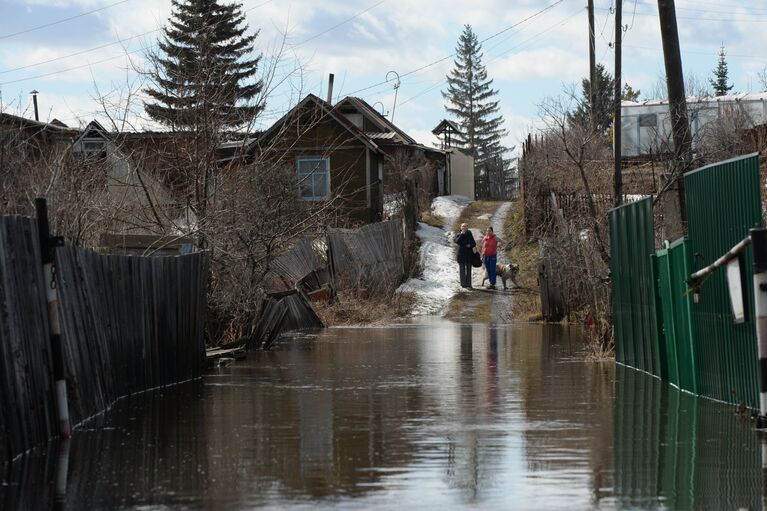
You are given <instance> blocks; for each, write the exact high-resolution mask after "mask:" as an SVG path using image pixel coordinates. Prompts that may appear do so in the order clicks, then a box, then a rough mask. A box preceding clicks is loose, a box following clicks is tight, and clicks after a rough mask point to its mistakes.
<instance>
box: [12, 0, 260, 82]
mask: <svg viewBox="0 0 767 511" xmlns="http://www.w3.org/2000/svg"><path fill="white" fill-rule="evenodd" d="M123 1H128V0H123ZM273 1H274V0H266V1H265V2H262V3H260V4H258V5H256V6H254V7H251V8H250V9H247V10H245V11H243V13H246V12H250V11H253V10H255V9H258V8H259V7H262V6H264V5H266V4H268V3H271V2H273ZM222 22H223V20H222V21H219V22H218V23H222ZM218 23H215V24H213V25H212V26H215V25H217V24H218ZM160 30H163V27H160V28H156V29H154V30H150V31H149V32H144V33H143V34H138V35H135V36H131V37H126V38H125V39H120V40H117V41H114V42H111V43H107V44H102V45H100V46H96V47H93V48H89V49H87V50H81V51H78V52H75V53H71V54H69V55H62V56H61V57H56V58H53V59H48V60H46V61H42V62H36V63H34V64H28V65H26V66H21V67H18V68H15V69H9V70H7V71H0V74H5V73H10V72H11V71H19V70H21V69H27V68H30V67H35V66H38V65H42V64H50V63H51V62H57V61H59V60H64V59H68V58H70V57H74V56H78V55H83V54H85V53H89V52H92V51H95V50H99V49H102V48H106V47H108V46H114V45H115V44H120V43H122V42H125V41H129V40H131V39H135V38H137V37H143V36H146V35H149V34H152V33H154V32H159V31H160ZM150 47H151V46H150ZM142 50H143V48H139V49H137V50H133V51H127V52H125V53H122V54H120V55H115V56H114V57H109V58H105V59H102V60H97V61H96V62H89V63H88V64H82V65H79V66H75V67H70V68H67V69H61V70H59V71H52V72H50V73H44V74H40V75H35V76H28V77H25V78H19V79H17V80H9V81H7V82H0V85H8V84H12V83H20V82H26V81H28V80H36V79H38V78H46V77H48V76H54V75H57V74H60V73H68V72H69V71H76V70H78V69H82V68H85V67H88V66H91V65H95V64H102V63H104V62H109V61H110V60H116V59H119V58H120V57H123V56H126V55H131V54H134V53H138V52H140V51H142Z"/></svg>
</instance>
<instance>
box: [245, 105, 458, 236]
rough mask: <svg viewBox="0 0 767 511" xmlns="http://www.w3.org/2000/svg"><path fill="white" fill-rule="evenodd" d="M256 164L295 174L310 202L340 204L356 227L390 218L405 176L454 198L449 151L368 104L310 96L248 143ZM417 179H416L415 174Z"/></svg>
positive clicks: (432, 190) (306, 198)
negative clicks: (387, 202)
mask: <svg viewBox="0 0 767 511" xmlns="http://www.w3.org/2000/svg"><path fill="white" fill-rule="evenodd" d="M247 153H248V156H249V158H250V159H254V158H258V159H259V160H260V161H261V162H270V163H271V164H275V165H286V166H291V167H293V168H295V171H296V173H297V177H298V180H299V189H298V191H297V193H298V194H299V195H300V197H301V198H302V199H304V200H308V201H322V200H330V199H332V200H336V201H338V203H339V207H340V209H341V210H342V211H344V212H345V213H346V216H347V218H348V219H349V220H350V221H352V222H362V223H367V222H375V221H378V220H381V219H382V218H383V216H384V196H385V195H387V194H390V193H396V192H398V191H401V190H400V189H398V188H396V187H394V188H393V183H395V182H396V181H397V180H398V179H400V178H402V176H401V175H400V174H402V173H403V172H404V173H410V174H414V173H415V174H418V177H415V178H414V180H415V182H416V183H417V184H416V186H418V187H420V188H421V189H424V190H427V191H428V193H429V194H431V195H439V194H444V193H447V192H448V187H447V186H446V184H445V175H446V174H445V172H446V164H445V160H446V156H445V155H446V153H445V151H442V150H439V149H436V148H429V147H426V146H423V145H420V144H418V143H417V142H416V141H415V140H414V139H413V138H412V137H410V136H409V135H407V133H405V132H404V131H402V130H401V129H399V128H398V127H397V126H395V125H394V124H393V123H391V122H390V121H389V120H388V119H386V118H385V117H384V116H382V115H381V114H380V113H378V112H377V111H376V110H375V109H374V108H373V107H372V106H370V105H369V104H368V103H366V102H365V101H363V100H362V99H360V98H355V97H347V98H345V99H343V100H341V101H340V102H338V103H337V104H335V105H331V104H330V103H328V102H326V101H324V100H322V99H321V98H319V97H317V96H315V95H313V94H309V95H307V96H306V97H305V98H304V99H303V100H302V101H301V102H299V103H298V104H297V105H296V106H295V107H294V108H292V109H291V110H290V111H289V112H288V113H287V114H285V115H284V116H283V117H282V118H281V119H279V120H278V121H277V122H275V123H274V124H273V125H272V126H271V127H269V128H268V129H267V130H266V131H264V132H263V133H261V134H259V136H258V137H256V138H255V139H254V140H252V141H250V142H249V143H248V149H247ZM408 177H411V176H408Z"/></svg>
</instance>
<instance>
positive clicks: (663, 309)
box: [655, 249, 679, 386]
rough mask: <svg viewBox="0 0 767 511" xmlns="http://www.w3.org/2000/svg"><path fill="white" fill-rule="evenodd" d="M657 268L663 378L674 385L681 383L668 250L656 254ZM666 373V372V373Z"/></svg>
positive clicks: (659, 340)
mask: <svg viewBox="0 0 767 511" xmlns="http://www.w3.org/2000/svg"><path fill="white" fill-rule="evenodd" d="M655 267H656V270H657V282H658V284H657V286H658V298H659V301H658V302H657V312H656V314H657V317H658V329H659V330H660V333H659V334H658V343H659V346H660V347H661V348H662V350H663V351H664V354H665V357H664V358H665V360H666V367H665V368H662V370H661V378H665V379H668V380H669V381H670V382H671V383H673V384H674V385H677V386H678V385H679V367H678V361H677V352H676V327H675V325H674V323H675V320H676V318H675V316H674V305H673V302H674V301H673V291H672V289H671V267H670V262H669V254H668V250H666V249H664V250H659V251H658V252H657V253H656V255H655ZM664 373H665V374H664Z"/></svg>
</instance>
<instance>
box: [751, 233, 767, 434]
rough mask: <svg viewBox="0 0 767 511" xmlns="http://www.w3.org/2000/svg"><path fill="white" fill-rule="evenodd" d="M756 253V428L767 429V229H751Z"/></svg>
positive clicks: (753, 247) (752, 242)
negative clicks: (757, 354) (757, 405)
mask: <svg viewBox="0 0 767 511" xmlns="http://www.w3.org/2000/svg"><path fill="white" fill-rule="evenodd" d="M749 236H750V237H751V247H752V250H753V255H754V312H755V314H754V316H755V317H756V338H757V342H758V344H759V416H758V417H757V420H756V429H767V229H751V230H750V231H749Z"/></svg>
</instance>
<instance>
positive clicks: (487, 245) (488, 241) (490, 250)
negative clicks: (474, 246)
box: [482, 234, 498, 256]
mask: <svg viewBox="0 0 767 511" xmlns="http://www.w3.org/2000/svg"><path fill="white" fill-rule="evenodd" d="M482 255H486V256H494V255H498V238H496V237H495V234H485V237H484V238H482Z"/></svg>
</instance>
